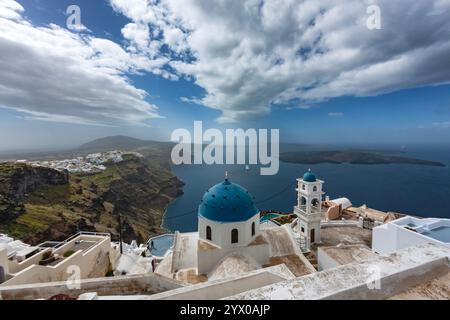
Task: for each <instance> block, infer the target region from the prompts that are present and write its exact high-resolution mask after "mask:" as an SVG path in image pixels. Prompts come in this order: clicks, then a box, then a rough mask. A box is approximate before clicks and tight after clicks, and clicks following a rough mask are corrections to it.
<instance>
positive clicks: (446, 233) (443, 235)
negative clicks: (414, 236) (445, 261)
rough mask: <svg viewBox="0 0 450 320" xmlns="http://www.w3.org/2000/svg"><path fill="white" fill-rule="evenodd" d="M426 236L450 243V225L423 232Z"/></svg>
mask: <svg viewBox="0 0 450 320" xmlns="http://www.w3.org/2000/svg"><path fill="white" fill-rule="evenodd" d="M422 234H423V235H424V236H428V237H430V238H433V239H436V240H439V241H442V242H448V243H450V227H447V226H441V227H437V228H435V229H432V230H430V231H426V232H424V233H422Z"/></svg>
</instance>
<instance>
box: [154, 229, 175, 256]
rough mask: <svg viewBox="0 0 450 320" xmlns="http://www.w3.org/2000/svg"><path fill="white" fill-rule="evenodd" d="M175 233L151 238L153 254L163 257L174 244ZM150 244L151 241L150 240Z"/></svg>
mask: <svg viewBox="0 0 450 320" xmlns="http://www.w3.org/2000/svg"><path fill="white" fill-rule="evenodd" d="M173 238H174V236H173V234H164V235H162V236H158V237H155V238H152V239H150V241H153V249H152V250H151V251H150V252H151V253H152V255H154V256H157V257H162V256H164V255H165V254H166V252H167V250H169V249H170V247H172V245H173ZM149 245H150V242H149Z"/></svg>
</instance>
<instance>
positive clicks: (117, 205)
mask: <svg viewBox="0 0 450 320" xmlns="http://www.w3.org/2000/svg"><path fill="white" fill-rule="evenodd" d="M114 149H116V148H114ZM140 152H141V153H142V154H143V155H144V157H143V158H138V157H136V156H133V155H127V156H126V157H125V158H124V161H123V162H120V163H117V164H113V163H109V164H107V169H106V170H105V171H103V172H100V173H96V174H90V175H81V174H70V175H69V174H67V173H62V172H58V171H55V170H52V169H47V168H34V167H29V166H27V165H24V164H8V163H4V164H0V182H1V183H0V185H1V186H2V189H0V232H2V233H7V234H9V235H10V236H13V237H16V238H19V239H22V240H25V241H27V242H30V243H33V244H36V243H39V242H42V241H45V240H63V239H65V238H66V237H68V236H70V235H71V234H73V233H75V232H77V231H78V230H84V231H98V232H110V233H112V234H113V236H116V238H117V236H118V214H119V213H120V214H121V215H122V217H123V219H122V220H123V221H122V222H123V230H124V232H123V234H124V240H125V241H128V242H129V241H131V240H134V239H136V240H138V241H144V240H146V239H147V238H148V237H149V236H150V235H153V234H159V233H162V232H164V230H162V229H161V228H160V225H161V221H162V216H163V213H164V211H165V209H166V207H167V206H168V204H169V203H170V202H171V201H172V200H173V199H174V198H175V197H177V196H178V195H180V193H181V186H182V182H181V181H180V180H178V178H177V177H175V176H174V175H173V174H172V173H171V172H170V163H169V159H170V158H169V149H168V148H163V147H153V148H152V147H149V148H143V149H141V150H140Z"/></svg>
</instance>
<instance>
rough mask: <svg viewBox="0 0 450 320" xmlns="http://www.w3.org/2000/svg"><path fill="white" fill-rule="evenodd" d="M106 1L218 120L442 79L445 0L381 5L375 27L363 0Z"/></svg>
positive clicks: (447, 37)
mask: <svg viewBox="0 0 450 320" xmlns="http://www.w3.org/2000/svg"><path fill="white" fill-rule="evenodd" d="M110 2H111V5H112V7H113V8H114V10H116V11H117V12H121V13H122V14H124V15H125V16H127V17H128V18H129V19H130V20H132V23H134V24H138V25H141V24H145V25H148V26H149V29H150V30H152V31H151V32H150V33H149V37H150V39H149V43H151V45H148V46H147V49H146V50H147V51H149V52H151V53H152V54H154V55H156V56H160V57H161V56H163V57H165V58H167V59H169V60H170V62H168V63H167V66H169V69H168V70H170V73H171V74H172V75H175V76H176V77H179V76H184V77H189V78H190V79H193V80H194V81H195V83H196V84H198V85H199V86H200V87H202V88H204V89H205V91H206V95H205V96H203V97H197V98H196V99H190V101H191V102H192V101H196V102H197V103H200V104H203V105H205V106H207V107H210V108H214V109H218V110H221V111H222V116H221V117H220V119H219V120H220V121H223V122H226V121H235V120H238V119H243V118H244V119H245V118H247V117H254V116H260V115H266V114H268V113H269V112H270V108H271V106H272V105H276V104H286V103H288V104H289V105H292V101H299V103H298V104H299V105H303V104H305V105H310V104H313V103H315V102H318V101H322V100H324V99H328V98H332V97H339V96H343V95H352V96H371V95H378V94H382V93H387V92H391V91H395V90H400V89H404V88H411V87H417V86H425V85H435V84H443V83H449V80H450V69H449V68H448V65H449V63H450V61H449V57H450V20H449V19H448V12H449V10H450V1H449V0H429V1H414V2H412V1H410V0H397V1H391V0H379V1H377V5H379V6H380V8H381V18H382V26H383V28H382V29H381V30H369V29H368V28H367V27H366V20H367V18H368V15H367V12H366V9H367V6H368V5H369V4H371V3H372V2H371V1H364V0H349V1H340V0H321V1H317V0H304V1H298V0H284V1H279V0H265V1H262V0H242V1H224V0H208V1H204V0H185V1H182V2H180V1H179V0H158V1H156V0H110ZM129 28H130V27H129V26H128V27H127V26H125V27H124V30H123V33H124V35H125V34H129V30H128V29H129ZM126 38H127V39H128V40H130V41H131V42H132V43H134V45H135V46H136V47H142V45H143V44H144V41H143V40H142V39H141V37H137V36H130V35H129V36H126ZM157 70H160V69H157ZM165 76H166V77H168V75H167V74H166V75H165Z"/></svg>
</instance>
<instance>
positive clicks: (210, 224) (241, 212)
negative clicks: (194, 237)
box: [198, 179, 259, 248]
mask: <svg viewBox="0 0 450 320" xmlns="http://www.w3.org/2000/svg"><path fill="white" fill-rule="evenodd" d="M253 200H254V199H253V197H252V195H251V194H250V193H249V192H248V191H247V190H246V189H244V188H243V187H241V186H240V185H238V184H236V183H232V182H230V181H229V180H228V179H225V181H223V182H221V183H218V184H216V185H215V186H213V187H212V188H210V189H209V190H207V191H206V193H205V195H204V196H203V199H202V200H201V203H200V205H199V208H198V232H199V237H200V239H203V240H206V241H209V242H211V243H213V244H215V245H217V246H220V247H221V248H233V247H239V246H245V245H248V244H249V243H250V242H251V241H252V240H254V239H255V237H256V236H258V235H259V210H258V209H257V208H256V206H255V203H254V201H253Z"/></svg>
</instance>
